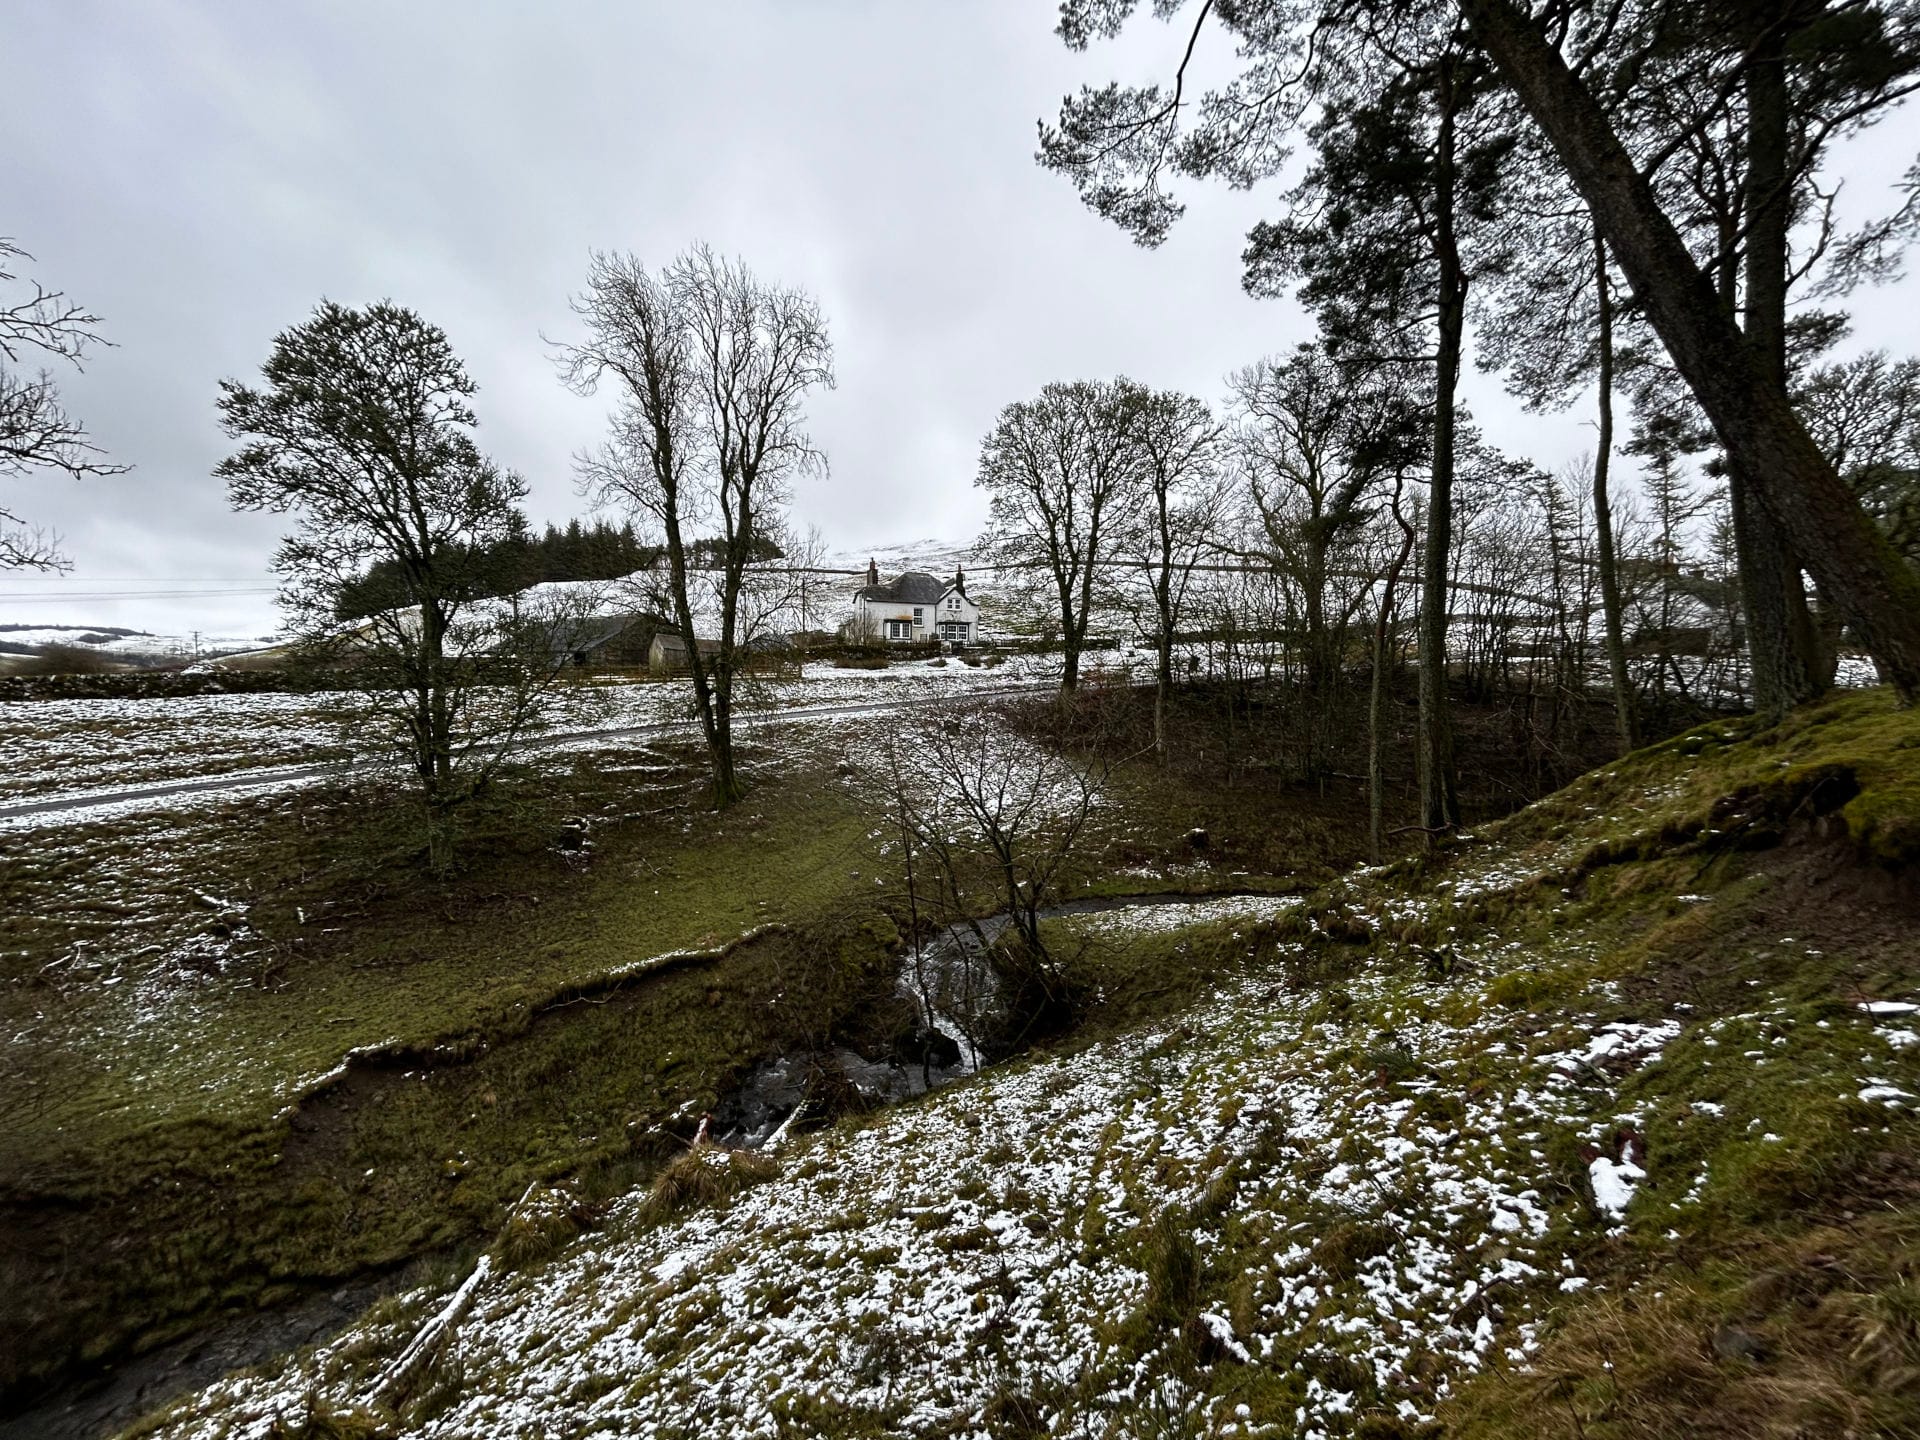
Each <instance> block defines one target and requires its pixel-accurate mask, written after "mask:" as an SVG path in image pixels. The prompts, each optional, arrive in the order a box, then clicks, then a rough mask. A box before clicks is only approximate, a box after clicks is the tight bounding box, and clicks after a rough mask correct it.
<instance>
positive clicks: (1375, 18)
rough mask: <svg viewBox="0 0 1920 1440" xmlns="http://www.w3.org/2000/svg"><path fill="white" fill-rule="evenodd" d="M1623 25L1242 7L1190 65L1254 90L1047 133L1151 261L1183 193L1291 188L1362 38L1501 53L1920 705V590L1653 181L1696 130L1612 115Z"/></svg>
mask: <svg viewBox="0 0 1920 1440" xmlns="http://www.w3.org/2000/svg"><path fill="white" fill-rule="evenodd" d="M1809 4H1810V5H1814V6H1815V8H1818V9H1822V10H1830V11H1832V12H1833V14H1834V16H1835V17H1836V19H1838V20H1839V21H1841V22H1843V23H1861V22H1871V21H1872V20H1873V19H1874V16H1875V15H1876V14H1877V13H1878V12H1879V11H1880V10H1881V9H1883V8H1884V7H1882V6H1866V5H1847V6H1839V5H1825V4H1815V0H1809ZM1138 8H1139V4H1138V0H1065V3H1063V5H1062V7H1061V12H1060V13H1061V19H1060V34H1061V36H1062V38H1063V39H1065V40H1066V41H1067V43H1068V44H1070V45H1073V46H1076V47H1084V46H1085V45H1086V44H1087V43H1088V42H1089V41H1090V40H1091V39H1093V38H1095V37H1096V36H1108V35H1113V34H1115V33H1117V32H1118V31H1119V30H1120V28H1121V27H1122V26H1123V25H1124V23H1125V21H1126V20H1127V18H1128V17H1129V16H1130V15H1131V14H1132V13H1133V12H1134V11H1135V10H1136V9H1138ZM1180 8H1182V7H1181V5H1180V3H1179V0H1167V3H1163V4H1158V5H1156V6H1155V10H1156V12H1157V13H1159V14H1161V15H1162V16H1168V15H1171V14H1173V13H1174V12H1175V11H1176V10H1178V9H1180ZM1654 8H1656V9H1657V8H1659V7H1654ZM1685 8H1686V7H1680V9H1682V10H1684V9H1685ZM1842 11H1845V12H1846V13H1845V14H1844V15H1842V14H1841V12H1842ZM1622 12H1623V7H1622V6H1621V5H1619V4H1601V3H1598V0H1586V3H1582V0H1556V3H1552V4H1547V5H1529V4H1522V3H1517V0H1457V3H1445V0H1404V3H1396V4H1392V5H1389V4H1386V3H1385V0H1315V3H1306V4H1300V5H1290V4H1289V5H1283V4H1279V3H1247V4H1239V3H1236V4H1233V5H1230V6H1229V5H1224V4H1221V5H1216V4H1213V3H1211V0H1206V3H1201V4H1199V5H1198V6H1196V7H1195V10H1194V13H1195V15H1196V20H1195V23H1194V29H1193V32H1192V37H1191V38H1189V39H1188V41H1187V43H1186V45H1185V47H1184V51H1183V52H1182V53H1184V54H1185V55H1186V56H1187V57H1189V58H1190V57H1191V56H1192V55H1193V53H1194V50H1195V46H1196V43H1197V39H1198V36H1199V32H1200V30H1201V28H1202V27H1204V25H1205V24H1206V23H1207V20H1208V19H1209V17H1217V18H1218V20H1219V21H1220V23H1221V24H1222V25H1223V26H1225V27H1226V28H1227V29H1229V31H1230V32H1231V33H1232V34H1233V36H1234V38H1235V40H1236V42H1237V45H1238V58H1239V67H1238V70H1237V73H1236V74H1234V75H1233V76H1232V77H1231V78H1230V79H1229V80H1228V81H1227V82H1226V83H1224V84H1222V85H1221V86H1219V87H1218V88H1217V89H1215V90H1213V91H1210V92H1207V93H1204V94H1198V95H1193V96H1189V95H1188V94H1187V93H1186V85H1185V80H1184V72H1185V68H1186V64H1185V62H1183V63H1182V66H1181V71H1180V72H1179V74H1177V75H1176V78H1175V81H1174V84H1173V86H1172V87H1171V88H1170V89H1168V88H1163V87H1160V86H1154V85H1148V86H1138V87H1123V86H1118V85H1113V86H1108V87H1106V88H1104V89H1098V90H1087V91H1084V92H1083V93H1082V94H1081V95H1080V96H1079V97H1077V98H1075V99H1071V100H1069V101H1068V103H1067V105H1066V107H1065V108H1064V109H1063V111H1062V114H1061V121H1060V124H1059V126H1058V127H1057V128H1048V129H1043V132H1042V146H1041V157H1042V160H1043V162H1045V163H1048V164H1051V165H1054V166H1056V167H1058V168H1061V169H1066V170H1068V171H1069V172H1070V173H1072V174H1073V176H1074V178H1075V181H1076V183H1077V184H1078V185H1079V186H1080V188H1081V190H1082V193H1083V194H1084V195H1085V196H1086V198H1087V199H1088V201H1089V203H1091V204H1093V205H1094V206H1095V207H1096V208H1098V209H1099V210H1100V211H1101V212H1102V213H1104V214H1108V215H1110V216H1112V217H1113V218H1115V219H1116V220H1118V221H1119V222H1120V223H1122V224H1123V225H1127V226H1128V227H1129V228H1131V229H1133V231H1134V233H1135V234H1136V235H1138V236H1140V237H1141V238H1142V239H1145V240H1147V241H1149V242H1151V241H1153V240H1156V239H1158V238H1159V237H1160V236H1161V235H1163V234H1164V233H1165V231H1166V228H1167V226H1168V225H1169V224H1170V223H1171V222H1172V220H1173V219H1174V218H1175V217H1176V216H1177V215H1178V213H1179V206H1178V204H1177V203H1176V202H1175V201H1174V200H1173V199H1172V198H1171V196H1170V195H1169V194H1168V192H1167V189H1166V180H1167V179H1168V177H1170V176H1174V175H1188V176H1206V175H1212V176H1219V177H1222V178H1225V179H1227V180H1228V181H1229V182H1230V183H1234V184H1238V185H1243V186H1244V185H1251V184H1254V183H1257V182H1258V181H1259V180H1261V179H1263V178H1266V177H1268V176H1270V175H1273V174H1275V173H1276V172H1277V170H1278V168H1279V165H1280V163H1281V161H1282V160H1283V158H1284V156H1285V154H1286V151H1287V148H1288V146H1289V145H1291V144H1293V143H1297V139H1298V136H1299V134H1300V133H1302V128H1303V127H1302V120H1303V116H1304V115H1305V113H1306V112H1305V106H1304V102H1303V99H1302V96H1303V94H1305V93H1306V92H1308V91H1310V90H1311V89H1312V88H1313V86H1314V84H1315V83H1316V77H1317V76H1318V75H1319V74H1320V73H1321V72H1320V69H1319V66H1318V61H1317V57H1318V56H1320V55H1321V54H1324V53H1327V51H1328V48H1329V47H1330V46H1333V47H1335V48H1337V45H1338V43H1339V42H1340V41H1341V40H1342V38H1343V37H1346V36H1348V35H1351V34H1353V33H1355V32H1356V31H1359V32H1362V33H1369V32H1372V31H1376V30H1377V29H1378V28H1379V25H1380V23H1381V21H1382V20H1383V18H1384V19H1388V20H1391V21H1392V23H1394V24H1396V25H1402V26H1404V25H1409V24H1411V23H1413V22H1414V20H1415V19H1416V17H1419V16H1426V17H1429V19H1430V22H1431V23H1433V24H1436V25H1439V24H1445V23H1447V22H1449V21H1451V20H1454V19H1458V18H1464V20H1465V21H1466V22H1467V24H1466V30H1465V35H1464V43H1465V44H1466V45H1467V46H1468V47H1470V48H1472V49H1475V50H1478V51H1481V52H1484V54H1485V56H1486V57H1487V58H1488V59H1489V60H1491V62H1492V64H1493V66H1494V68H1495V69H1496V70H1497V71H1498V73H1499V76H1500V79H1501V80H1502V81H1503V82H1504V83H1505V84H1506V85H1507V86H1509V87H1510V89H1511V91H1512V93H1513V95H1514V96H1515V97H1516V98H1517V101H1518V103H1519V105H1520V106H1521V107H1522V108H1523V109H1524V110H1525V112H1526V113H1527V115H1529V116H1530V117H1531V119H1532V121H1533V122H1534V123H1536V124H1537V125H1538V126H1539V128H1540V130H1541V132H1542V133H1543V134H1544V135H1545V136H1546V138H1547V140H1548V142H1549V144H1550V145H1551V148H1552V150H1553V152H1554V153H1555V155H1556V156H1557V158H1558V161H1559V163H1560V165H1561V166H1562V167H1563V168H1564V169H1565V171H1566V173H1567V176H1568V179H1569V181H1570V182H1571V184H1572V186H1573V188H1574V189H1575V190H1576V191H1577V192H1578V193H1579V195H1580V197H1581V200H1582V201H1583V202H1584V204H1585V205H1586V207H1587V209H1588V210H1589V212H1590V213H1591V215H1592V217H1593V220H1594V224H1595V226H1596V227H1597V229H1598V231H1599V232H1600V236H1601V238H1602V239H1603V240H1604V241H1605V243H1606V245H1607V247H1608V250H1609V252H1610V254H1611V256H1612V258H1613V260H1614V262H1615V263H1616V264H1617V265H1618V267H1619V270H1620V272H1621V273H1622V274H1623V275H1624V276H1625V277H1626V279H1627V282H1628V284H1629V285H1630V286H1631V287H1632V290H1633V293H1634V296H1635V299H1636V301H1637V303H1638V305H1639V307H1640V310H1641V312H1642V313H1643V314H1644V315H1645V317H1646V320H1647V323H1648V324H1649V325H1650V326H1651V328H1652V329H1653V330H1654V332H1655V333H1656V334H1657V335H1658V336H1659V338H1660V340H1661V342H1662V344H1663V345H1664V346H1665V347H1666V349H1667V351H1668V353H1669V355H1670V356H1671V357H1672V360H1673V362H1674V366H1675V368H1676V370H1677V371H1678V372H1679V374H1680V375H1681V376H1682V378H1683V379H1684V380H1685V381H1686V384H1687V386H1688V388H1689V389H1690V390H1691V391H1692V392H1693V394H1694V397H1695V399H1696V400H1697V402H1698V403H1699V405H1700V408H1701V410H1702V411H1703V412H1704V413H1705V415H1706V416H1707V418H1708V420H1709V422H1710V423H1711V424H1712V426H1713V429H1714V431H1715V434H1716V436H1717V437H1718V439H1719V441H1720V443H1721V446H1722V448H1723V449H1724V451H1725V453H1726V456H1727V459H1728V463H1729V465H1730V466H1731V467H1733V468H1735V469H1737V470H1739V471H1740V472H1741V473H1742V474H1744V475H1746V476H1748V477H1749V479H1750V481H1751V485H1752V489H1753V492H1754V496H1755V499H1756V500H1757V501H1758V502H1759V504H1760V505H1762V506H1764V507H1765V509H1766V511H1767V513H1768V515H1769V516H1770V518H1771V519H1772V520H1773V521H1774V522H1775V523H1777V524H1778V525H1779V526H1780V527H1781V529H1782V530H1783V531H1785V532H1786V535H1787V537H1788V540H1789V542H1790V543H1791V545H1792V546H1794V547H1795V548H1796V549H1797V551H1798V554H1799V558H1800V559H1801V561H1803V562H1804V564H1805V567H1806V568H1807V569H1808V570H1809V571H1811V572H1812V574H1813V576H1814V579H1815V580H1816V582H1817V583H1818V584H1819V586H1820V587H1821V590H1822V592H1823V593H1825V594H1828V595H1830V596H1832V597H1833V599H1834V601H1835V603H1836V605H1837V606H1838V608H1839V609H1840V610H1841V611H1842V612H1843V614H1844V615H1845V617H1846V618H1847V620H1849V621H1850V622H1851V623H1852V624H1853V626H1854V627H1855V631H1856V633H1857V634H1858V635H1859V637H1860V639H1861V641H1862V642H1863V643H1864V644H1865V646H1866V647H1867V649H1868V650H1869V651H1871V652H1872V654H1873V655H1874V658H1875V659H1876V661H1877V662H1878V663H1879V665H1880V667H1881V670H1882V673H1883V674H1884V675H1885V676H1886V678H1887V679H1888V680H1889V681H1891V682H1892V683H1893V684H1894V685H1895V686H1896V687H1897V688H1898V690H1899V692H1900V694H1901V696H1902V697H1903V699H1906V700H1909V701H1910V700H1912V698H1913V697H1914V695H1915V694H1916V693H1917V692H1920V581H1916V579H1915V577H1914V576H1913V575H1912V574H1911V573H1910V572H1909V571H1908V570H1907V568H1906V567H1905V566H1904V565H1903V563H1902V562H1901V560H1900V558H1899V557H1898V555H1897V554H1895V552H1894V550H1893V548H1892V546H1891V545H1890V544H1888V543H1887V541H1886V539H1885V537H1884V536H1883V535H1881V533H1880V532H1879V530H1878V527H1877V526H1876V525H1875V524H1874V522H1873V521H1872V520H1871V519H1870V518H1869V517H1868V516H1867V514H1866V512H1865V511H1864V509H1863V508H1862V507H1861V505H1860V504H1859V502H1858V500H1857V499H1856V498H1855V497H1854V496H1853V495H1852V493H1851V492H1850V491H1849V490H1848V488H1847V486H1846V485H1845V483H1844V482H1843V481H1842V480H1841V479H1840V477H1839V476H1838V475H1837V474H1835V473H1834V471H1833V468H1832V466H1831V465H1830V464H1828V463H1827V462H1826V460H1825V459H1824V458H1823V457H1822V456H1821V454H1820V452H1819V450H1818V448H1817V447H1816V446H1815V445H1814V443H1813V441H1812V440H1811V439H1810V438H1809V436H1808V434H1807V432H1806V429H1805V427H1804V426H1803V425H1802V424H1801V423H1800V421H1799V419H1798V417H1797V416H1796V415H1795V414H1794V411H1793V408H1792V405H1791V404H1790V402H1789V400H1788V398H1787V393H1786V388H1785V384H1784V382H1783V380H1782V378H1781V376H1780V374H1779V369H1778V365H1777V363H1776V358H1777V357H1776V356H1774V355H1770V354H1767V353H1764V351H1763V349H1762V347H1761V346H1759V345H1756V344H1755V343H1754V342H1753V339H1752V338H1751V337H1748V336H1745V335H1743V334H1742V333H1741V331H1740V329H1739V327H1738V325H1737V324H1736V323H1735V321H1734V320H1733V319H1732V318H1731V317H1729V316H1728V315H1727V313H1726V310H1725V306H1724V305H1723V303H1722V300H1721V298H1720V296H1719V295H1718V294H1717V292H1716V290H1715V287H1714V285H1713V282H1712V280H1711V278H1710V277H1709V276H1708V275H1707V274H1706V273H1705V272H1704V271H1703V270H1702V268H1701V265H1700V264H1699V262H1698V261H1697V260H1696V259H1695V257H1694V256H1693V255H1692V254H1691V253H1690V252H1689V250H1688V248H1687V245H1686V242H1685V240H1684V238H1683V237H1682V236H1681V234H1680V233H1679V231H1678V229H1677V228H1676V225H1675V221H1674V217H1673V216H1672V215H1670V214H1668V213H1667V212H1666V211H1665V210H1664V209H1663V207H1662V201H1661V197H1660V195H1659V194H1658V193H1657V190H1656V188H1655V186H1654V184H1653V183H1652V180H1651V179H1650V178H1649V176H1650V175H1653V174H1657V172H1658V170H1659V168H1660V166H1661V165H1662V164H1663V163H1664V162H1665V160H1666V159H1668V158H1670V157H1671V156H1672V155H1673V154H1674V153H1676V152H1677V151H1678V150H1679V148H1680V147H1681V146H1683V145H1684V144H1685V143H1686V139H1687V134H1686V133H1685V132H1686V131H1687V129H1688V125H1687V123H1686V122H1685V121H1684V120H1682V121H1680V122H1678V123H1670V122H1657V123H1655V124H1654V125H1652V126H1651V127H1643V128H1642V130H1641V133H1638V134H1636V135H1635V136H1634V139H1635V141H1636V149H1635V150H1633V151H1630V150H1629V148H1628V146H1627V145H1626V144H1625V143H1623V140H1622V132H1621V130H1620V128H1619V127H1618V126H1616V124H1615V121H1614V119H1613V117H1612V116H1611V115H1610V114H1609V111H1608V109H1607V106H1606V105H1605V104H1603V103H1602V97H1601V95H1600V94H1599V93H1597V91H1596V81H1595V68H1594V67H1595V63H1596V57H1603V56H1605V55H1606V54H1607V53H1608V52H1609V49H1610V47H1611V46H1613V45H1614V43H1615V39H1616V36H1617V34H1618V33H1619V31H1620V28H1621V27H1620V19H1621V14H1622ZM1902 54H1903V56H1904V57H1905V58H1904V59H1903V60H1902V62H1901V63H1903V64H1904V63H1920V60H1916V59H1915V56H1914V55H1913V52H1911V51H1910V50H1909V51H1905V52H1902ZM1569 55H1571V56H1572V60H1571V61H1570V60H1569V58H1568V57H1569ZM1742 79H1743V77H1742V76H1741V75H1740V74H1739V73H1738V72H1735V73H1733V74H1731V75H1729V76H1727V77H1725V83H1726V84H1727V85H1729V86H1730V87H1737V86H1739V85H1740V84H1741V81H1742ZM1611 83H1612V85H1613V86H1614V88H1620V87H1627V88H1630V87H1631V86H1632V85H1633V83H1634V77H1633V75H1632V74H1631V73H1630V71H1628V70H1622V71H1621V72H1620V73H1619V74H1618V75H1617V76H1615V77H1614V80H1613V81H1612V82H1611ZM1729 93H1731V91H1729ZM1663 132H1664V133H1663ZM1642 152H1644V153H1642Z"/></svg>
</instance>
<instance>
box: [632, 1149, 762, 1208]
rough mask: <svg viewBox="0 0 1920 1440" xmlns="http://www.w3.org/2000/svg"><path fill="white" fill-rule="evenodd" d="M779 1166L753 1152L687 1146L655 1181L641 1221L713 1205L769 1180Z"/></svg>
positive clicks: (644, 1205)
mask: <svg viewBox="0 0 1920 1440" xmlns="http://www.w3.org/2000/svg"><path fill="white" fill-rule="evenodd" d="M779 1173H780V1162H779V1161H777V1160H775V1159H774V1158H773V1157H772V1156H771V1155H764V1154H761V1153H760V1152H759V1151H755V1150H729V1149H726V1148H725V1147H723V1146H718V1145H709V1144H707V1143H705V1142H702V1143H700V1144H697V1145H691V1146H689V1147H688V1148H687V1149H686V1150H685V1151H684V1152H683V1153H682V1154H681V1155H680V1156H678V1157H677V1158H676V1159H674V1160H673V1161H672V1162H670V1163H669V1164H668V1165H666V1166H665V1167H664V1168H663V1169H662V1170H661V1171H660V1174H659V1175H658V1176H657V1177H655V1179H654V1182H653V1188H652V1189H651V1190H649V1191H648V1192H647V1198H646V1201H645V1203H644V1204H643V1205H642V1207H641V1211H640V1213H641V1217H642V1218H643V1219H645V1220H647V1221H651V1222H655V1223H657V1222H659V1221H662V1220H666V1219H669V1218H671V1217H672V1216H675V1215H679V1214H683V1213H684V1212H686V1211H688V1210H693V1209H697V1208H699V1207H701V1206H705V1205H717V1204H719V1203H720V1202H722V1201H724V1200H727V1199H730V1198H731V1197H733V1196H735V1195H738V1194H739V1193H740V1192H741V1191H742V1190H745V1189H747V1188H748V1187H749V1186H753V1185H759V1184H762V1183H764V1182H765V1181H768V1180H771V1179H772V1178H773V1177H774V1176H775V1175H777V1174H779Z"/></svg>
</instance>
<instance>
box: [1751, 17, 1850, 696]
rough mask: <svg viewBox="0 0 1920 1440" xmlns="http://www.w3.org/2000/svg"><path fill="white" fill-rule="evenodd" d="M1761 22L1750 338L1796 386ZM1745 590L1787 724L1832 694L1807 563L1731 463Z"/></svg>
mask: <svg viewBox="0 0 1920 1440" xmlns="http://www.w3.org/2000/svg"><path fill="white" fill-rule="evenodd" d="M1767 8H1770V9H1772V10H1774V11H1775V12H1776V14H1775V15H1774V16H1771V17H1764V18H1762V19H1761V30H1760V34H1759V36H1758V37H1757V42H1756V46H1755V49H1754V51H1753V53H1752V54H1751V55H1750V56H1749V57H1748V62H1747V70H1746V92H1747V175H1746V179H1747V192H1746V193H1747V215H1746V220H1747V235H1746V264H1745V266H1744V269H1745V274H1746V292H1747V293H1746V321H1747V323H1746V333H1747V339H1748V341H1749V343H1751V345H1752V346H1753V350H1754V354H1755V357H1756V358H1757V359H1758V361H1759V363H1760V366H1761V369H1762V370H1763V371H1764V372H1765V374H1766V376H1767V379H1768V381H1769V382H1770V383H1772V384H1775V385H1778V386H1779V387H1780V389H1781V390H1782V391H1783V392H1784V391H1785V389H1786V384H1787V265H1788V255H1787V229H1788V223H1789V220H1790V218H1791V210H1792V205H1791V196H1790V194H1789V190H1790V185H1789V180H1788V176H1787V118H1788V117H1787V76H1786V61H1785V59H1784V57H1783V56H1782V54H1781V50H1780V36H1779V31H1778V28H1777V27H1776V26H1774V25H1770V24H1767V23H1765V22H1766V19H1777V18H1778V15H1777V11H1778V9H1779V7H1778V6H1777V5H1776V6H1771V7H1767ZM1728 480H1729V494H1730V498H1731V500H1732V502H1733V526H1734V543H1735V546H1736V548H1737V550H1738V553H1739V556H1740V593H1741V599H1742V600H1743V602H1744V603H1745V605H1746V610H1747V636H1748V646H1749V659H1750V662H1751V664H1752V669H1753V708H1754V713H1755V714H1757V715H1760V716H1761V717H1763V718H1765V719H1767V720H1778V719H1779V718H1780V717H1781V716H1782V715H1784V714H1785V713H1786V712H1787V711H1788V710H1790V709H1792V708H1793V707H1794V706H1795V705H1798V704H1800V703H1802V702H1803V701H1807V700H1811V699H1813V698H1815V697H1816V696H1818V695H1819V694H1820V692H1821V691H1822V690H1824V689H1825V688H1826V686H1825V683H1824V681H1822V680H1821V679H1820V678H1819V668H1820V665H1819V647H1818V642H1817V639H1816V636H1815V633H1814V627H1813V615H1812V612H1811V611H1809V610H1808V608H1807V592H1806V586H1805V584H1804V583H1803V582H1802V580H1801V578H1800V563H1799V561H1798V559H1797V558H1796V557H1795V555H1794V551H1793V546H1792V544H1791V542H1790V541H1789V539H1788V537H1787V535H1786V533H1785V531H1784V530H1783V529H1782V527H1781V526H1780V524H1779V523H1778V522H1777V521H1776V520H1775V519H1774V517H1773V516H1772V515H1771V514H1769V513H1768V511H1767V508H1766V506H1765V505H1764V504H1761V503H1757V497H1756V496H1755V494H1754V485H1753V480H1752V477H1751V476H1750V475H1749V474H1748V473H1747V471H1746V470H1745V469H1744V468H1743V467H1742V466H1741V465H1739V464H1737V463H1735V464H1730V465H1729V466H1728Z"/></svg>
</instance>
